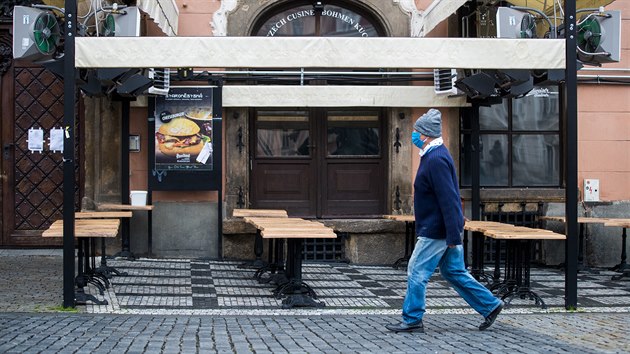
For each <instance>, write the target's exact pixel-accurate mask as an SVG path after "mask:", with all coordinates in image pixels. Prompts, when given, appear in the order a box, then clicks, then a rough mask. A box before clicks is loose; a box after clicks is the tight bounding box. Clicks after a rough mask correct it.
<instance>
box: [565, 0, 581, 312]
mask: <svg viewBox="0 0 630 354" xmlns="http://www.w3.org/2000/svg"><path fill="white" fill-rule="evenodd" d="M564 29H565V35H566V72H565V77H566V81H565V92H564V93H565V98H566V100H565V102H566V106H565V112H566V114H565V116H566V148H565V157H566V166H567V169H566V192H565V193H566V205H565V208H566V210H565V216H566V218H567V221H566V222H567V224H566V226H567V227H566V237H567V239H566V242H565V245H566V246H565V249H566V274H565V280H564V282H565V283H564V284H565V297H564V299H565V300H564V305H565V307H566V308H567V309H575V308H577V302H578V301H577V300H578V299H577V263H578V223H577V205H578V182H577V172H578V171H577V165H578V146H577V145H578V144H577V123H578V122H577V52H576V50H577V25H576V5H575V0H567V1H565V7H564Z"/></svg>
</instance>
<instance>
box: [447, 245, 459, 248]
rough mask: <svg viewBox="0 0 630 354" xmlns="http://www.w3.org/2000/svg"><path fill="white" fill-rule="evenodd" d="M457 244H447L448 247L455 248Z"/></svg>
mask: <svg viewBox="0 0 630 354" xmlns="http://www.w3.org/2000/svg"><path fill="white" fill-rule="evenodd" d="M455 247H457V245H448V248H455Z"/></svg>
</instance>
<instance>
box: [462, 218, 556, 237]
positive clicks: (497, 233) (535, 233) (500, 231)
mask: <svg viewBox="0 0 630 354" xmlns="http://www.w3.org/2000/svg"><path fill="white" fill-rule="evenodd" d="M464 228H465V229H466V230H469V231H476V232H482V233H483V234H484V236H487V237H490V238H494V239H501V240H564V239H566V236H565V235H563V234H559V233H556V232H553V231H549V230H545V229H535V228H531V227H524V226H514V225H512V224H505V223H500V222H495V221H466V224H465V225H464Z"/></svg>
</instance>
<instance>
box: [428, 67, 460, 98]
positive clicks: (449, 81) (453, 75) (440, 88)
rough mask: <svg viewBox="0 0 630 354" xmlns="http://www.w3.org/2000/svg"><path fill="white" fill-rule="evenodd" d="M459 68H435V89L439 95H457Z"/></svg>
mask: <svg viewBox="0 0 630 354" xmlns="http://www.w3.org/2000/svg"><path fill="white" fill-rule="evenodd" d="M455 81H457V70H455V69H433V89H434V91H435V93H436V94H438V95H456V94H457V92H458V91H457V88H456V87H455Z"/></svg>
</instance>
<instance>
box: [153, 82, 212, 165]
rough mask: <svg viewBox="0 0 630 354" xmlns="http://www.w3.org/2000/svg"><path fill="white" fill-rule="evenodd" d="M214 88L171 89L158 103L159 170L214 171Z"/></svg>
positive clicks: (157, 157) (156, 159)
mask: <svg viewBox="0 0 630 354" xmlns="http://www.w3.org/2000/svg"><path fill="white" fill-rule="evenodd" d="M212 89H213V88H212V87H171V89H170V90H169V93H168V95H166V96H159V97H157V98H156V100H155V168H156V169H158V170H193V171H209V170H210V171H211V170H212V160H213V153H212V152H213V145H212V144H213V141H214V139H213V138H212V132H213V129H212V128H213V127H212V126H213V124H212Z"/></svg>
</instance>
